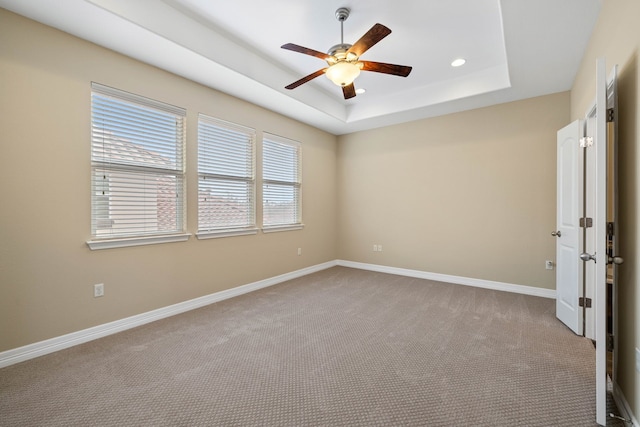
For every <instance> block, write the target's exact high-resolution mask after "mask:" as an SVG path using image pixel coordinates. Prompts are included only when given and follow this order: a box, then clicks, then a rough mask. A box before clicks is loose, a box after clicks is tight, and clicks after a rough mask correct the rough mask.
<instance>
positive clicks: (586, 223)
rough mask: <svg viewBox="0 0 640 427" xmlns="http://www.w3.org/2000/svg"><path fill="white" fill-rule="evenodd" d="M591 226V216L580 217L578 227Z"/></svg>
mask: <svg viewBox="0 0 640 427" xmlns="http://www.w3.org/2000/svg"><path fill="white" fill-rule="evenodd" d="M591 227H593V218H580V228H591Z"/></svg>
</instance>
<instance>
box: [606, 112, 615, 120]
mask: <svg viewBox="0 0 640 427" xmlns="http://www.w3.org/2000/svg"><path fill="white" fill-rule="evenodd" d="M614 117H615V114H614V110H613V108H607V122H609V123H611V122H613V121H614Z"/></svg>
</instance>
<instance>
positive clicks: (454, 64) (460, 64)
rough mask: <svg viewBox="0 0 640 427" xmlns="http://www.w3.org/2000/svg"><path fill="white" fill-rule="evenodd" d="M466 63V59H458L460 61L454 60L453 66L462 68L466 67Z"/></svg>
mask: <svg viewBox="0 0 640 427" xmlns="http://www.w3.org/2000/svg"><path fill="white" fill-rule="evenodd" d="M465 62H467V60H466V59H462V58H458V59H456V60H454V61H453V62H452V63H451V66H452V67H460V66H462V65H464V64H465Z"/></svg>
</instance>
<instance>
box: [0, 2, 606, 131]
mask: <svg viewBox="0 0 640 427" xmlns="http://www.w3.org/2000/svg"><path fill="white" fill-rule="evenodd" d="M600 6H601V0H561V1H559V0H502V1H500V0H394V1H389V0H323V1H318V0H269V1H264V0H135V1H132V0H56V1H50V0H0V7H3V8H5V9H8V10H11V11H13V12H16V13H19V14H21V15H24V16H27V17H29V18H31V19H34V20H36V21H39V22H42V23H44V24H47V25H50V26H52V27H55V28H58V29H60V30H63V31H66V32H68V33H70V34H73V35H76V36H78V37H81V38H83V39H86V40H89V41H91V42H94V43H96V44H98V45H102V46H105V47H107V48H110V49H113V50H115V51H118V52H121V53H123V54H125V55H128V56H131V57H133V58H136V59H139V60H141V61H143V62H146V63H149V64H152V65H155V66H158V67H160V68H163V69H166V70H168V71H171V72H173V73H175V74H178V75H181V76H184V77H186V78H189V79H191V80H194V81H197V82H199V83H201V84H204V85H206V86H210V87H212V88H214V89H217V90H220V91H222V92H226V93H229V94H231V95H234V96H236V97H238V98H241V99H245V100H247V101H250V102H252V103H254V104H257V105H261V106H263V107H266V108H269V109H271V110H273V111H276V112H279V113H281V114H283V115H286V116H289V117H292V118H294V119H297V120H300V121H302V122H305V123H308V124H310V125H312V126H316V127H318V128H321V129H324V130H326V131H328V132H331V133H333V134H337V135H339V134H345V133H350V132H355V131H359V130H364V129H370V128H375V127H380V126H386V125H390V124H395V123H401V122H406V121H410V120H416V119H420V118H425V117H433V116H437V115H442V114H448V113H452V112H457V111H464V110H468V109H473V108H479V107H483V106H488V105H493V104H497V103H503V102H509V101H514V100H518V99H525V98H530V97H534V96H540V95H545V94H549V93H555V92H560V91H565V90H569V89H571V85H572V83H573V79H574V77H575V74H576V72H577V69H578V66H579V65H580V60H581V58H582V55H583V53H584V50H585V48H586V44H587V42H588V39H589V36H590V34H591V31H592V29H593V26H594V24H595V21H596V19H597V15H598V12H599V11H600ZM339 7H348V8H349V9H350V10H351V15H350V16H349V18H348V19H347V21H346V22H345V23H344V41H345V43H354V42H355V41H356V40H358V39H359V38H360V37H361V36H362V35H363V34H364V33H365V32H367V30H369V28H371V27H372V26H373V25H374V24H375V23H381V24H383V25H385V26H387V27H389V28H390V29H391V30H392V33H391V34H390V35H389V36H388V37H386V38H385V39H383V40H382V41H380V42H379V43H378V44H376V45H375V46H373V47H372V48H371V49H370V50H369V51H367V52H365V53H364V54H363V55H362V59H364V60H370V61H377V62H388V63H394V64H400V65H411V66H412V67H413V71H412V73H411V74H410V75H409V76H408V77H407V78H402V77H396V76H390V75H385V74H380V73H372V72H363V73H362V74H361V75H360V77H358V79H357V80H356V82H355V85H356V87H357V88H365V89H366V93H364V94H362V95H358V96H357V97H355V98H353V99H351V100H345V99H344V98H343V96H342V90H341V89H340V88H339V87H338V86H335V85H334V84H333V83H331V82H330V81H329V80H328V79H326V78H325V77H324V76H320V77H318V78H316V79H314V80H312V81H311V82H309V83H306V84H304V85H302V86H300V87H298V88H297V89H294V90H292V91H289V90H286V89H284V86H286V85H287V84H289V83H292V82H294V81H296V80H298V79H299V78H301V77H303V76H306V75H308V74H311V73H312V72H314V71H316V70H318V69H320V68H324V67H325V65H326V64H325V63H324V62H323V61H322V60H320V59H318V58H315V57H312V56H308V55H302V54H300V53H296V52H292V51H288V50H284V49H281V48H280V46H281V45H283V44H285V43H295V44H298V45H302V46H305V47H308V48H311V49H314V50H318V51H321V52H326V51H328V50H329V48H330V47H331V46H333V45H335V44H337V43H340V23H339V22H338V21H337V19H336V17H335V11H336V10H337V9H338V8H339ZM458 57H463V58H465V59H466V60H467V63H466V64H465V65H464V66H462V67H459V68H453V67H451V66H450V63H451V61H452V60H453V59H456V58H458Z"/></svg>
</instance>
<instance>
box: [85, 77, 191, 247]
mask: <svg viewBox="0 0 640 427" xmlns="http://www.w3.org/2000/svg"><path fill="white" fill-rule="evenodd" d="M91 89H92V93H91V170H92V179H91V192H92V199H91V235H92V239H93V240H92V241H90V242H87V243H88V244H89V247H91V249H103V248H106V247H114V246H130V245H137V244H148V243H159V242H163V241H174V240H186V238H188V235H185V234H184V233H185V225H184V218H185V212H184V210H185V204H184V182H185V178H184V146H185V110H183V109H181V108H178V107H174V106H172V105H168V104H164V103H161V102H158V101H154V100H151V99H148V98H144V97H141V96H138V95H133V94H130V93H127V92H123V91H120V90H117V89H113V88H109V87H106V86H102V85H99V84H97V83H92V85H91ZM178 234H182V236H180V237H177V235H178ZM171 235H176V237H175V238H171V237H167V236H171ZM162 236H165V237H164V238H162ZM141 238H142V239H141ZM109 239H111V240H114V239H118V240H120V241H121V243H114V244H111V245H110V244H106V245H105V244H101V243H100V241H101V240H109ZM126 240H128V241H129V242H128V243H126V242H123V241H126Z"/></svg>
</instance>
